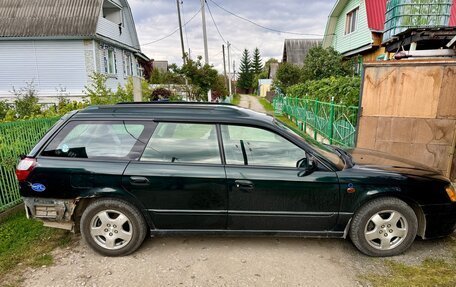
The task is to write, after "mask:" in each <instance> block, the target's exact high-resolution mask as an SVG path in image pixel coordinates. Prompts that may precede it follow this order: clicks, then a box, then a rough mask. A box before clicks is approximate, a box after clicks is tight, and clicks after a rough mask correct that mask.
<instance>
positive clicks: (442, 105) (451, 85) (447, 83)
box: [437, 66, 456, 119]
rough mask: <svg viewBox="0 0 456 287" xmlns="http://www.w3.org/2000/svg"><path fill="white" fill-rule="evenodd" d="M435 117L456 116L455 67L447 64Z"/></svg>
mask: <svg viewBox="0 0 456 287" xmlns="http://www.w3.org/2000/svg"><path fill="white" fill-rule="evenodd" d="M437 117H439V118H453V119H455V118H456V67H454V66H447V67H445V69H444V73H443V82H442V90H441V93H440V101H439V106H438V112H437Z"/></svg>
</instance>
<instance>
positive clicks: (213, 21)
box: [206, 1, 226, 44]
mask: <svg viewBox="0 0 456 287" xmlns="http://www.w3.org/2000/svg"><path fill="white" fill-rule="evenodd" d="M206 4H207V10H209V14H210V15H211V18H212V23H214V26H215V29H217V32H218V34H219V36H220V38H222V41H223V43H225V44H226V41H225V38H223V36H222V33H220V30H219V28H218V26H217V23H215V20H214V16H213V15H212V12H211V8H210V7H209V3H207V1H206Z"/></svg>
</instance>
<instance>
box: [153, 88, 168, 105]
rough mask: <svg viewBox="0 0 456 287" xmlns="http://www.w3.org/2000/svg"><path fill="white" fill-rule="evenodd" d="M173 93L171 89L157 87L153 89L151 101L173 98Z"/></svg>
mask: <svg viewBox="0 0 456 287" xmlns="http://www.w3.org/2000/svg"><path fill="white" fill-rule="evenodd" d="M171 96H172V93H171V91H170V90H168V89H165V88H156V89H155V90H153V91H152V94H151V95H150V97H149V101H151V102H153V101H158V100H169V98H171Z"/></svg>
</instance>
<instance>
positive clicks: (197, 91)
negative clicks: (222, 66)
mask: <svg viewBox="0 0 456 287" xmlns="http://www.w3.org/2000/svg"><path fill="white" fill-rule="evenodd" d="M201 59H202V57H201V56H198V59H197V60H196V61H194V60H191V59H188V60H187V62H186V63H185V64H184V65H183V66H182V67H181V68H180V69H178V68H176V72H177V73H179V74H181V75H183V76H185V77H187V78H188V79H189V81H190V84H191V86H189V87H188V90H187V93H188V95H189V97H190V99H192V100H205V99H206V95H207V92H208V91H209V90H214V91H218V92H220V95H221V96H222V97H224V96H226V91H225V90H220V89H219V87H218V86H219V83H220V82H219V75H218V72H217V70H216V69H214V67H213V66H210V65H208V64H204V65H203V64H202V63H201ZM219 90H220V91H219Z"/></svg>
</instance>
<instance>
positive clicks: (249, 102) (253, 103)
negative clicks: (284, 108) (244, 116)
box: [239, 95, 266, 113]
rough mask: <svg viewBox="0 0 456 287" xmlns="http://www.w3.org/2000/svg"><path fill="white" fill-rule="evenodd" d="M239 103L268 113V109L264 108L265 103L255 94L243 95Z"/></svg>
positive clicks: (244, 106)
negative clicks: (261, 102) (254, 95)
mask: <svg viewBox="0 0 456 287" xmlns="http://www.w3.org/2000/svg"><path fill="white" fill-rule="evenodd" d="M239 105H240V106H241V107H243V108H247V109H251V110H254V111H257V112H260V113H266V110H265V109H264V108H263V105H262V104H260V101H258V98H256V97H253V96H249V95H241V101H240V102H239Z"/></svg>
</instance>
